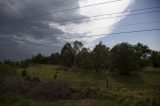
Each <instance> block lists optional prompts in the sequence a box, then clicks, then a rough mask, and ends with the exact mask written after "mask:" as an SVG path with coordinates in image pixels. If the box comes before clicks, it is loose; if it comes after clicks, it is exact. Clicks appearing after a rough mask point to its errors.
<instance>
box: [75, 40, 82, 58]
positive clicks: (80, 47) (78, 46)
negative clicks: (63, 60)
mask: <svg viewBox="0 0 160 106" xmlns="http://www.w3.org/2000/svg"><path fill="white" fill-rule="evenodd" d="M82 47H83V43H82V42H80V41H75V42H73V53H74V55H77V54H78V53H79V52H80V50H81V49H82Z"/></svg>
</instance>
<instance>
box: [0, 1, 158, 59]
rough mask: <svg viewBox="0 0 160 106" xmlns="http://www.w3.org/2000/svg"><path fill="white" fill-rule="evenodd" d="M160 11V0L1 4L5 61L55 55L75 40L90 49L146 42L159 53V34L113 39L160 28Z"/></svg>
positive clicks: (1, 50)
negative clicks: (103, 45) (40, 54)
mask: <svg viewBox="0 0 160 106" xmlns="http://www.w3.org/2000/svg"><path fill="white" fill-rule="evenodd" d="M107 2H108V3H107ZM93 4H97V5H93ZM159 6H160V1H159V0H0V60H3V59H11V60H22V59H25V58H28V57H31V56H32V55H36V54H37V53H42V54H44V55H50V54H51V53H53V52H59V51H60V50H61V48H62V46H63V45H64V44H65V43H66V42H73V41H75V40H79V41H82V42H83V43H84V44H85V46H86V47H90V48H93V47H94V46H95V45H96V44H97V43H98V42H99V41H102V42H103V43H104V44H106V46H109V47H112V46H114V45H115V44H117V43H120V42H129V43H132V44H136V43H138V42H141V43H144V44H147V45H148V46H149V47H150V48H151V49H153V50H160V46H159V45H160V42H159V41H160V35H159V33H160V31H159V30H152V31H146V32H138V33H128V34H123V33H121V34H111V33H119V32H132V31H141V30H151V29H159V28H160V20H159V19H160V7H159ZM77 7H82V8H77ZM71 8H72V9H71ZM73 8H76V9H73ZM69 9H70V10H69ZM61 10H63V11H61ZM64 10H65V11H64ZM66 10H67V11H66ZM133 10H134V11H133ZM135 10H136V11H135ZM137 10H138V11H137ZM140 10H141V11H140ZM57 11H59V12H57ZM60 11H61V12H60ZM104 14H106V15H104ZM109 14H110V15H109ZM82 19H83V20H82ZM105 34H106V35H105ZM95 35H97V36H95Z"/></svg>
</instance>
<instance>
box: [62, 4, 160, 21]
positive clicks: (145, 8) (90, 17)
mask: <svg viewBox="0 0 160 106" xmlns="http://www.w3.org/2000/svg"><path fill="white" fill-rule="evenodd" d="M159 7H160V6H154V7H149V8H141V9H134V10H129V11H123V12H115V13H109V14H101V15H95V16H90V17H84V18H76V19H70V20H64V21H61V22H70V21H71V22H72V21H76V20H83V19H88V18H95V17H101V16H106V15H114V14H120V13H127V12H135V11H142V10H150V9H156V8H159Z"/></svg>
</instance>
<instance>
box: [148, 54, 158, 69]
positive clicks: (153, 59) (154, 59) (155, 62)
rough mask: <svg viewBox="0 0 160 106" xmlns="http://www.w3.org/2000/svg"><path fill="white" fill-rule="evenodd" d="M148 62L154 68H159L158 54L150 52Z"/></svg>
mask: <svg viewBox="0 0 160 106" xmlns="http://www.w3.org/2000/svg"><path fill="white" fill-rule="evenodd" d="M150 60H151V62H152V65H153V66H154V67H155V68H160V52H158V51H152V53H151V57H150Z"/></svg>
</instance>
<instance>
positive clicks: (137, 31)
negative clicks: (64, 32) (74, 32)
mask: <svg viewBox="0 0 160 106" xmlns="http://www.w3.org/2000/svg"><path fill="white" fill-rule="evenodd" d="M159 30H160V29H144V30H136V31H128V32H127V31H126V32H116V33H110V34H99V35H90V36H79V37H71V38H90V37H95V36H103V35H119V34H128V33H140V32H149V31H159ZM71 38H60V39H71Z"/></svg>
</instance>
